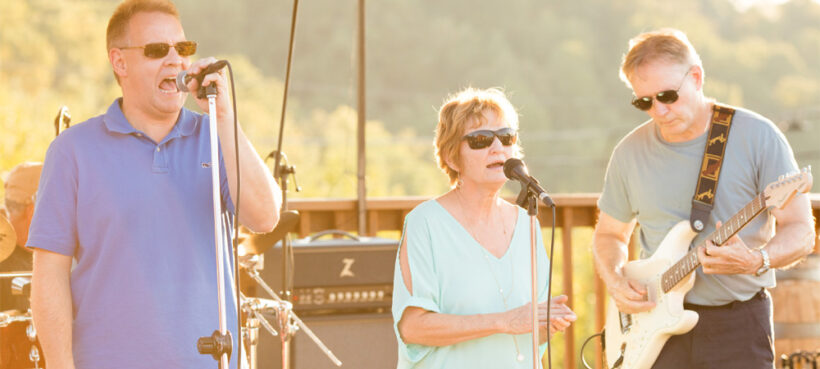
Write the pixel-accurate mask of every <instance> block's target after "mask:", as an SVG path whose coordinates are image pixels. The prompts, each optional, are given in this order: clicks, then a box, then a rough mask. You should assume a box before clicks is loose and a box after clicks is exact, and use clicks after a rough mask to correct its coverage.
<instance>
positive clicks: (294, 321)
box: [244, 265, 342, 369]
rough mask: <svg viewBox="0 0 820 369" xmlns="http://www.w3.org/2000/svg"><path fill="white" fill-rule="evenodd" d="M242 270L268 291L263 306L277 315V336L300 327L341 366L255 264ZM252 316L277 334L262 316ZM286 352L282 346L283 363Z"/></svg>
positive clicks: (329, 357)
mask: <svg viewBox="0 0 820 369" xmlns="http://www.w3.org/2000/svg"><path fill="white" fill-rule="evenodd" d="M244 270H245V272H246V273H248V275H249V276H250V277H251V278H252V279H253V280H254V281H256V283H257V284H258V285H259V286H260V287H262V289H264V290H265V292H267V293H268V295H270V297H272V298H273V301H272V302H269V303H266V304H265V306H266V307H268V311H270V310H272V311H274V312H275V313H276V315H277V318H278V320H279V322H278V323H279V332H280V334H279V337H280V338H281V337H282V336H284V335H286V334H287V335H289V336H292V335H293V334H294V333H296V331H298V330H300V329H301V330H302V331H304V332H305V334H307V335H308V337H310V339H311V340H313V342H314V343H315V344H316V346H317V347H319V349H320V350H322V352H323V353H324V354H325V355H326V356H327V357H328V359H330V361H332V362H333V364H335V365H336V366H342V362H341V361H340V360H339V359H338V358H337V357H336V355H334V354H333V352H331V351H330V349H329V348H327V346H325V344H324V343H322V340H320V339H319V337H317V336H316V334H315V333H313V331H312V330H311V329H310V328H308V326H307V325H306V324H305V323H304V322H302V319H299V317H298V316H297V315H296V313H294V312H293V304H292V303H290V302H289V301H285V300H282V299H281V298H280V297H279V295H277V294H276V292H274V291H273V289H272V288H270V286H268V284H267V283H265V281H264V280H263V279H262V277H261V276H260V275H259V270H258V268H257V266H256V265H248V266H246V267H245V268H244ZM254 300H255V301H256V303H257V305H258V301H260V299H258V298H257V299H253V300H251V301H252V302H253V301H254ZM257 310H258V309H257ZM254 317H255V318H257V319H259V322H260V323H262V326H264V327H265V328H266V329H267V330H268V332H270V334H271V335H273V336H276V335H277V334H276V331H275V330H274V329H273V327H272V326H271V325H270V323H267V321H266V320H265V317H264V316H262V315H261V314H258V313H256V312H254ZM284 341H285V340H284V339H283V341H282V342H284ZM254 351H255V350H254ZM288 354H289V353H286V352H285V351H284V347H283V350H282V358H283V359H282V360H283V364H284V361H285V360H284V357H285V355H288ZM287 364H290V363H289V362H288V363H287ZM283 369H287V367H285V366H283Z"/></svg>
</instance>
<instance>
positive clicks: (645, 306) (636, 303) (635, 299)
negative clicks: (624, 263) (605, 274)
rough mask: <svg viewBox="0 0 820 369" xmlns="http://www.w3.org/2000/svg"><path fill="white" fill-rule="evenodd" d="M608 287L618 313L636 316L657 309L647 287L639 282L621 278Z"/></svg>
mask: <svg viewBox="0 0 820 369" xmlns="http://www.w3.org/2000/svg"><path fill="white" fill-rule="evenodd" d="M608 286H609V295H610V296H612V299H613V300H615V305H616V306H617V307H618V311H620V312H622V313H627V314H635V313H640V312H643V311H648V310H652V309H653V308H654V307H655V302H654V301H649V297H648V295H647V292H646V287H645V286H644V285H642V284H641V283H640V282H638V281H634V280H631V279H627V278H625V277H621V278H619V279H618V280H617V281H616V282H615V283H610V284H609V285H608Z"/></svg>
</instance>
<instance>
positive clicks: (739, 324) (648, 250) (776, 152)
mask: <svg viewBox="0 0 820 369" xmlns="http://www.w3.org/2000/svg"><path fill="white" fill-rule="evenodd" d="M621 79H622V80H623V81H624V82H625V83H626V84H627V86H628V87H630V88H631V89H632V91H633V92H634V95H635V98H634V99H633V102H632V104H633V105H634V106H635V107H636V108H638V109H640V110H642V111H645V112H646V113H647V114H648V115H649V118H650V119H649V120H648V121H646V122H645V123H643V124H641V125H640V126H639V127H637V128H635V129H634V130H633V131H632V132H630V133H629V134H628V135H627V136H626V137H624V138H623V139H622V140H621V142H620V143H619V144H618V145H617V147H616V148H615V149H614V151H613V153H612V157H611V158H610V162H609V166H608V168H607V173H606V179H605V183H604V189H603V192H602V194H601V198H600V199H599V201H598V207H599V208H600V209H601V213H600V217H599V220H598V224H597V225H596V227H595V234H594V237H593V253H594V260H595V267H596V269H597V271H598V274H599V275H600V277H601V278H602V279H603V281H604V282H605V283H606V286H607V289H608V291H609V294H610V296H611V297H612V299H613V300H614V302H615V305H616V306H617V309H618V310H619V311H620V312H622V313H625V314H636V313H640V312H647V311H651V310H652V309H654V308H655V307H656V304H655V301H656V297H657V295H656V293H657V292H656V291H657V288H655V286H645V285H644V284H643V283H641V282H639V281H637V280H635V279H630V278H627V277H626V273H624V265H625V263H626V262H627V245H628V243H629V240H630V237H631V235H632V232H633V230H634V229H635V225H636V224H639V225H640V228H639V231H638V234H637V236H638V239H639V240H640V244H641V258H642V259H644V258H649V257H650V256H651V255H652V254H653V253H654V252H655V251H657V249H658V247H659V245H660V244H661V241H662V240H664V238H665V237H666V235H667V233H669V232H670V230H672V228H673V227H674V226H675V225H676V224H678V223H679V222H681V221H688V220H689V219H690V213H691V211H692V200H693V198H695V199H698V198H699V196H698V195H701V196H700V198H701V199H707V198H709V197H712V198H711V199H710V201H712V200H713V201H714V202H713V206H714V207H713V209H711V212H709V213H708V218H706V219H705V220H706V221H705V222H703V227H701V228H703V229H702V232H700V233H699V234H697V236H696V237H695V238H694V240H692V242H691V245H698V244H701V242H702V241H704V240H706V237H707V235H710V234H711V233H713V232H714V231H715V229H716V227H717V226H719V224H720V222H721V221H727V219H729V218H730V217H732V216H733V214H735V212H737V211H738V210H740V209H742V208H744V205H746V204H747V203H750V201H752V200H753V199H755V197H756V196H758V194H759V193H761V192H762V191H763V189H764V187H766V185H767V184H769V183H772V182H776V181H777V179H778V177H779V176H781V175H784V174H787V173H789V172H796V171H797V170H798V168H797V164H796V162H795V159H794V155H793V153H792V150H791V148H790V146H789V144H788V142H787V141H786V138H785V137H784V136H783V134H782V133H781V132H780V131H779V130H778V129H777V128H776V127H775V126H774V125H773V124H772V122H771V121H770V120H768V119H766V118H764V117H762V116H760V115H758V114H756V113H754V112H751V111H749V110H746V109H742V108H737V107H726V106H725V105H721V104H718V103H716V102H715V101H714V100H712V99H710V98H707V97H705V96H704V93H703V86H704V70H703V66H702V63H701V60H700V57H699V56H698V54H697V52H696V51H695V49H694V48H693V47H692V45H691V44H690V43H689V40H688V39H687V38H686V35H684V34H683V33H682V32H681V31H677V30H671V29H664V30H658V31H653V32H647V33H643V34H640V35H638V36H637V37H635V38H633V39H632V40H630V43H629V51H628V52H627V54H626V55H625V56H624V60H623V63H622V65H621ZM721 107H723V108H721ZM724 108H728V109H729V110H730V111H732V112H733V116H730V117H729V119H730V120H731V130H730V133H731V134H728V136H721V137H722V140H723V141H724V142H720V141H721V140H720V139H713V140H708V139H707V132H709V130H710V127H711V126H712V125H713V123H712V121H713V118H716V117H717V116H718V114H717V112H718V111H721V110H720V109H724ZM715 137H717V136H715ZM707 141H709V142H708V143H709V144H710V145H711V144H725V147H724V149H723V150H725V152H724V154H723V160H722V164H720V163H718V164H717V170H716V171H717V173H718V174H719V175H720V177H719V179H720V181H719V184H720V185H719V186H717V187H716V189H714V188H710V189H709V190H708V191H713V192H707V191H701V193H698V194H696V193H695V192H696V191H695V189H696V188H698V190H700V186H699V185H698V184H699V183H700V182H699V181H698V179H699V178H698V174H700V173H706V172H707V171H709V170H712V171H714V169H715V168H714V167H713V163H712V162H708V161H707V163H704V164H703V165H701V164H702V161H705V160H704V159H703V158H704V148H705V147H706V145H707ZM707 150H708V149H707ZM707 152H708V151H707ZM701 168H703V170H701ZM716 182H717V181H716ZM775 221H776V222H775ZM814 238H815V235H814V222H813V220H812V215H811V206H810V203H809V200H808V197H807V196H805V195H803V194H797V195H796V196H795V197H794V198H793V199H791V201H789V202H787V203H785V205H784V206H783V207H782V208H775V209H772V210H771V211H767V212H763V213H762V214H760V215H759V216H757V217H756V218H754V219H753V220H750V221H749V222H748V226H746V227H745V228H743V229H742V230H741V231H740V232H739V233H738V234H737V235H735V236H733V237H731V238H729V239H728V240H727V241H726V242H724V243H723V245H721V246H716V245H714V244H713V243H712V242H711V241H707V242H706V243H705V244H704V246H703V247H699V249H698V250H697V261H698V262H699V263H700V264H701V265H702V267H700V268H697V269H695V272H694V273H693V274H695V275H696V276H695V277H694V286H693V287H692V289H691V290H689V292H688V293H687V294H686V295H685V299H684V308H685V309H686V310H693V311H695V312H697V313H698V315H699V318H698V319H697V324H696V325H695V326H694V328H693V329H691V330H689V331H688V332H687V333H684V334H681V335H673V336H671V338H669V340H668V341H666V343H665V345H663V346H662V349H660V353H659V355H658V356H657V359H656V360H654V365H653V366H652V368H663V369H667V368H686V369H696V368H720V369H731V368H743V369H756V368H761V369H762V368H773V367H774V350H773V337H772V311H771V300H770V298H769V295H768V294H767V293H766V292H765V288H768V287H773V286H774V284H775V275H774V272H773V271H772V269H774V268H783V267H787V266H789V265H792V264H794V263H796V262H797V261H799V260H800V259H801V258H803V257H804V256H805V255H807V254H808V253H809V252H810V251H811V250H812V248H813V246H814ZM688 241H689V240H688V239H687V240H686V242H687V243H688ZM682 247H683V250H686V247H687V245H683V246H682ZM690 280H691V279H690ZM690 280H688V281H690ZM684 283H691V282H681V284H684ZM607 344H608V345H609V343H607ZM607 349H609V347H607ZM607 361H608V365H607V366H608V367H610V368H611V367H612V366H613V365H612V360H610V358H608V360H607ZM651 362H652V361H650V363H651ZM619 365H620V364H619ZM621 367H626V366H621ZM629 369H635V368H629Z"/></svg>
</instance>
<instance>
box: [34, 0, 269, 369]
mask: <svg viewBox="0 0 820 369" xmlns="http://www.w3.org/2000/svg"><path fill="white" fill-rule="evenodd" d="M107 48H108V57H109V61H110V63H111V66H112V69H113V71H114V75H115V77H116V78H117V81H118V82H119V84H120V87H121V89H122V97H121V98H119V99H116V100H115V101H114V102H113V103H112V104H111V106H110V107H109V108H108V111H107V112H106V113H105V114H103V115H100V116H97V117H94V118H91V119H89V120H88V121H86V122H84V123H82V124H79V125H75V126H73V127H71V128H70V129H68V130H66V131H65V132H63V133H62V134H61V135H60V136H59V137H57V138H56V139H55V140H54V142H53V143H52V144H51V146H50V147H49V150H48V153H47V155H46V160H45V164H44V168H43V173H42V177H41V181H40V189H39V192H38V201H37V205H36V209H35V214H34V220H33V223H32V226H31V232H30V236H29V239H28V243H27V246H28V247H30V248H33V249H34V276H33V283H32V309H33V313H34V318H35V325H36V328H37V331H38V334H39V338H40V342H41V344H42V346H43V350H44V351H45V352H44V353H45V357H46V360H47V361H48V366H49V368H107V369H108V368H152V369H153V368H205V367H216V362H215V361H214V359H213V358H211V357H210V356H205V355H200V354H199V353H198V352H197V350H196V340H197V338H198V337H201V336H208V335H210V334H211V333H212V332H213V331H214V330H216V329H217V328H218V319H219V317H218V306H217V288H216V285H217V281H216V279H217V277H216V266H215V253H214V240H213V237H214V220H213V211H212V186H211V174H210V146H209V129H208V125H209V117H208V116H207V115H202V114H198V113H194V112H191V111H189V110H187V109H183V108H182V106H183V102H184V101H185V98H186V97H187V94H185V93H182V92H180V91H179V90H178V89H177V87H176V86H175V84H174V77H175V76H176V75H177V74H178V73H179V72H180V71H182V70H188V72H189V73H191V74H195V73H198V72H199V71H200V70H202V69H204V67H205V66H207V65H209V64H211V63H213V62H214V61H215V59H214V58H205V59H201V60H199V61H197V62H195V63H193V64H191V62H190V60H189V58H188V57H189V56H190V55H192V54H193V53H194V52H195V50H196V44H195V43H193V42H190V41H187V40H186V38H185V33H184V32H183V30H182V26H181V24H180V21H179V16H178V13H177V10H176V8H175V7H174V5H173V4H172V3H171V2H169V1H167V0H127V1H125V2H123V3H122V4H120V5H119V6H118V7H117V9H116V10H115V12H114V14H113V15H112V17H111V19H110V20H109V24H108V29H107ZM212 83H215V84H216V86H217V89H218V91H219V95H218V98H217V104H216V105H217V114H218V118H219V119H218V122H219V124H218V127H217V130H218V136H219V143H220V146H221V153H220V162H219V169H220V181H221V188H222V195H221V198H222V222H221V223H222V227H223V229H225V230H226V232H225V234H226V237H227V235H228V234H229V231H228V229H227V228H228V227H229V225H230V223H229V221H228V219H229V216H230V215H232V213H233V210H234V203H235V200H236V196H237V194H236V185H237V168H236V150H237V147H236V145H235V144H234V131H233V114H234V112H233V110H232V107H231V101H230V95H229V91H228V85H227V81H226V78H225V76H224V74H223V73H222V72H220V73H213V74H209V75H208V76H206V77H205V78H204V80H203V82H202V84H203V85H208V84H212ZM188 87H189V89H190V90H192V91H196V88H198V82H197V81H196V80H192V81H191V83H189V85H188ZM196 102H197V104H198V105H199V107H200V108H201V109H203V110H207V109H208V102H207V100H205V99H198V100H197V101H196ZM237 134H238V135H239V140H238V141H239V147H238V151H239V160H240V163H239V166H240V168H239V169H240V170H239V171H240V172H241V181H242V184H241V187H242V193H241V197H242V198H241V202H240V203H241V205H242V206H241V210H240V216H239V221H240V223H242V224H243V225H245V226H246V227H248V228H249V229H250V230H252V231H256V232H267V231H270V230H272V229H273V227H274V226H275V225H276V222H277V221H278V214H279V206H280V203H281V198H280V195H279V190H278V188H277V186H276V183H275V181H274V180H273V178H272V177H271V175H270V173H269V171H268V170H267V168H266V167H265V165H264V163H263V162H262V160H261V159H260V157H259V156H258V154H257V153H256V152H255V150H254V149H253V147H252V146H251V144H250V142H249V141H248V139H247V138H246V137H245V135H244V134H243V133H242V131H241V130H239V132H238V133H237ZM226 244H227V245H229V244H230V243H229V242H228V243H226ZM72 261H73V262H75V263H76V265H75V266H74V267H73V268H72ZM225 267H226V268H228V269H226V270H227V271H230V258H226V260H225ZM229 276H230V273H226V278H225V282H226V283H230V280H229V279H230V277H229ZM226 295H227V296H226V299H227V315H228V329H229V330H231V331H232V333H233V337H234V340H235V341H236V337H237V335H238V333H239V332H236V331H235V330H236V329H235V327H236V318H235V312H236V307H235V306H234V303H233V301H234V299H233V298H232V297H231V296H232V295H233V291H231V288H230V287H228V288H227V289H226ZM236 352H237V350H236V347H234V354H233V355H232V358H231V367H233V368H235V367H236V363H237V360H236V357H237V355H236Z"/></svg>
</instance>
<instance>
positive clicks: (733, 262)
mask: <svg viewBox="0 0 820 369" xmlns="http://www.w3.org/2000/svg"><path fill="white" fill-rule="evenodd" d="M721 225H722V224H721V222H718V223H717V228H720V226H721ZM698 260H699V261H700V263H701V264H702V265H703V272H704V273H706V274H755V272H756V271H757V269H758V268H760V266H761V265H763V256H761V255H760V253H759V252H755V251H753V250H751V249H749V248H748V247H747V246H746V243H744V242H743V240H741V239H740V237H738V236H737V235H734V236H732V238H730V239H729V240H728V241H726V242H725V243H724V244H723V245H721V246H716V245H715V244H714V243H713V242H712V241H711V240H709V241H706V246H705V247H701V248H699V249H698Z"/></svg>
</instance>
